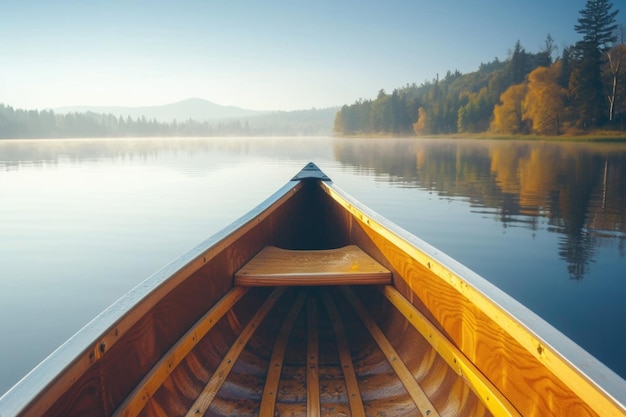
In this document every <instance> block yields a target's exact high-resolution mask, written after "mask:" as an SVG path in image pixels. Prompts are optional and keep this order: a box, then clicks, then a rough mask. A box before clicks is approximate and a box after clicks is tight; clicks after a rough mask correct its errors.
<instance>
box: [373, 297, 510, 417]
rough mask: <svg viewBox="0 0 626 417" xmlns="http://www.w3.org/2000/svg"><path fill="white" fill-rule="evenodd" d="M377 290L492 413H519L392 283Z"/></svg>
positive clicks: (507, 414) (497, 414)
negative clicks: (464, 381)
mask: <svg viewBox="0 0 626 417" xmlns="http://www.w3.org/2000/svg"><path fill="white" fill-rule="evenodd" d="M380 291H381V292H382V294H383V295H384V296H385V298H387V299H388V300H389V301H390V302H391V304H393V306H394V307H396V308H397V309H398V311H399V312H400V313H401V314H402V315H403V316H404V317H405V318H406V319H407V320H408V322H409V323H411V325H412V326H413V327H414V328H415V329H416V330H417V331H418V332H419V333H420V334H421V335H422V336H424V338H425V339H426V340H427V341H428V343H430V345H431V346H432V347H433V348H434V349H435V350H436V351H437V353H438V354H439V356H441V357H442V358H443V359H444V360H445V361H446V362H447V363H448V365H449V366H450V367H451V368H452V369H454V370H455V372H456V373H457V374H458V375H461V376H462V377H463V379H465V380H466V382H467V383H468V384H469V386H470V387H471V389H472V391H474V393H475V394H476V395H477V396H478V398H480V399H481V401H482V403H483V404H484V405H485V406H486V407H487V409H488V410H489V411H490V412H491V413H492V414H493V415H494V416H519V415H520V413H519V412H518V411H517V410H516V409H515V407H513V405H512V404H511V403H510V402H509V401H508V400H507V399H506V397H505V396H504V395H502V393H501V392H500V391H499V390H498V389H497V388H496V387H495V386H494V385H493V384H492V383H491V382H490V381H489V380H488V379H487V378H486V377H485V376H484V375H483V374H482V373H481V372H480V371H479V370H478V368H476V366H475V365H474V364H473V363H472V362H471V361H470V360H469V359H468V358H467V357H466V356H465V355H464V354H463V352H461V351H460V350H459V349H458V348H457V347H456V346H455V345H454V344H453V343H452V342H451V341H450V340H448V338H447V337H446V336H445V335H444V334H443V333H441V331H439V329H437V328H436V327H435V326H434V325H433V324H432V323H431V322H430V321H429V320H428V319H427V318H426V317H425V316H424V315H423V314H422V313H421V312H420V311H419V310H418V309H417V308H415V306H414V305H413V304H411V302H410V301H409V300H407V299H406V298H405V297H403V296H402V294H400V293H399V292H398V290H396V289H395V288H393V287H392V286H389V285H386V286H385V287H381V288H380Z"/></svg>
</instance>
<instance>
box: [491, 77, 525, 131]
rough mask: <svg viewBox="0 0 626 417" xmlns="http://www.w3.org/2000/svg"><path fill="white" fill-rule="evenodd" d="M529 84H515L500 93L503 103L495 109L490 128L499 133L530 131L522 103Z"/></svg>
mask: <svg viewBox="0 0 626 417" xmlns="http://www.w3.org/2000/svg"><path fill="white" fill-rule="evenodd" d="M527 90H528V85H527V84H526V83H521V84H515V85H512V86H510V87H509V88H507V90H506V91H505V92H504V93H502V95H500V102H501V104H496V106H495V108H494V109H493V120H492V122H491V127H490V130H492V131H494V132H499V133H510V134H520V133H528V132H527V127H526V121H525V120H524V113H523V107H522V103H523V101H524V98H525V97H526V91H527Z"/></svg>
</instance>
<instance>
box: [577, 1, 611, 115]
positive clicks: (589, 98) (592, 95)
mask: <svg viewBox="0 0 626 417" xmlns="http://www.w3.org/2000/svg"><path fill="white" fill-rule="evenodd" d="M612 8H613V4H611V3H610V2H609V1H608V0H587V3H586V4H585V8H584V9H583V10H581V11H580V17H579V18H578V24H577V25H575V26H574V29H575V30H576V32H578V33H580V34H581V35H583V39H582V40H581V41H579V42H578V43H577V44H576V45H575V47H574V48H575V51H574V54H573V55H574V62H573V63H572V64H573V65H572V73H571V76H570V82H569V88H570V91H571V94H572V98H573V99H574V107H575V109H574V110H575V112H576V113H577V114H578V124H579V126H580V127H590V126H598V125H601V124H602V122H603V120H604V118H605V115H607V114H608V106H607V102H606V100H605V99H604V87H603V84H602V70H601V67H602V56H603V54H604V52H606V51H607V50H608V48H609V47H610V45H611V43H613V42H615V36H614V33H615V29H616V28H617V24H616V23H615V16H617V13H618V10H615V11H612V10H611V9H612Z"/></svg>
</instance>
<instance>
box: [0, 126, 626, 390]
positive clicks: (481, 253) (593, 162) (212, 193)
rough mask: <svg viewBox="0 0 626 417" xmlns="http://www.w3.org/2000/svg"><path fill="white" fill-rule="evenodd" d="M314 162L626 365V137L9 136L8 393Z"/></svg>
mask: <svg viewBox="0 0 626 417" xmlns="http://www.w3.org/2000/svg"><path fill="white" fill-rule="evenodd" d="M309 161H314V162H316V163H317V164H318V165H319V166H320V167H321V168H322V169H323V170H324V171H325V172H326V173H327V174H328V175H329V176H330V177H331V178H332V179H333V180H334V181H335V182H336V183H337V184H338V185H339V186H340V187H341V188H343V189H344V190H346V191H347V192H348V193H349V194H352V195H353V196H354V197H356V198H357V199H359V200H361V201H362V202H363V203H365V204H366V205H368V206H370V207H371V208H373V209H374V210H376V211H378V212H379V213H381V214H382V215H384V216H385V217H388V218H389V219H391V220H392V221H394V222H396V223H398V224H399V225H400V226H402V227H403V228H405V229H407V230H408V231H409V232H411V233H413V234H415V235H417V236H419V237H420V238H422V239H424V240H426V241H427V242H429V243H431V244H433V245H434V246H436V247H438V248H439V249H441V250H442V251H443V252H446V253H447V254H448V255H450V256H452V257H454V258H456V259H458V260H459V261H461V262H462V263H464V264H466V265H467V266H469V267H470V268H471V269H473V270H475V271H476V272H478V273H479V274H481V275H482V276H484V277H485V278H486V279H488V280H489V281H491V282H492V283H494V284H495V285H497V286H498V287H500V288H501V289H502V290H504V291H505V292H507V293H509V294H510V295H511V296H513V297H514V298H516V299H517V300H519V301H520V302H522V303H523V304H525V305H526V306H528V307H529V308H530V309H532V310H533V311H535V312H536V313H537V314H539V315H540V316H542V317H543V318H544V319H546V320H547V321H548V322H549V323H551V324H552V325H553V326H555V327H556V328H558V329H559V330H560V331H562V332H563V333H565V334H566V335H567V336H569V337H570V338H572V339H573V340H574V341H576V342H577V343H578V344H580V345H581V346H583V347H584V348H585V349H587V350H588V351H589V352H590V353H592V354H593V355H594V356H596V357H598V358H599V359H600V360H601V361H603V362H604V363H606V364H607V365H608V366H609V367H611V368H612V369H614V370H615V371H616V372H618V373H619V374H620V375H622V376H626V360H624V359H623V356H622V348H621V347H622V346H625V345H626V331H625V328H624V325H623V323H622V321H623V319H622V318H623V317H626V304H625V303H624V302H623V300H624V299H625V298H626V273H624V271H625V270H626V268H625V267H626V259H625V243H626V230H625V229H626V226H625V221H626V181H625V179H626V178H625V177H626V146H625V145H609V144H595V145H591V144H566V143H563V144H554V143H543V142H514V141H501V142H494V141H466V140H440V139H437V140H411V139H406V140H404V139H384V140H372V139H333V138H306V139H303V138H300V139H295V138H207V139H201V138H200V139H193V138H180V139H178V138H174V139H102V140H93V139H85V140H39V141H36V140H31V141H22V140H20V141H0V334H1V335H2V337H1V338H0V393H2V392H4V391H6V390H7V389H8V388H9V387H10V386H11V385H13V384H14V383H15V382H17V380H19V378H21V377H22V376H23V375H24V374H25V373H26V372H28V371H29V370H30V369H32V367H34V366H35V365H36V364H37V363H38V362H39V361H41V360H42V359H43V358H44V357H45V356H47V355H48V354H49V353H51V352H52V351H53V350H54V349H55V348H56V347H58V346H59V345H60V344H61V343H63V342H64V341H65V340H67V338H68V337H70V336H71V335H72V334H73V333H75V332H76V331H77V330H78V329H80V327H82V326H83V325H85V324H86V323H87V322H88V321H89V320H91V319H92V318H93V317H94V316H95V315H97V314H98V313H99V312H100V311H102V310H103V309H104V308H106V307H107V306H108V305H109V304H111V303H112V302H113V301H115V300H116V299H117V298H118V297H120V296H121V295H123V294H124V293H125V292H126V291H128V290H129V289H130V288H132V287H133V286H135V285H137V284H138V283H139V282H140V281H141V280H143V279H144V278H145V277H147V276H148V275H150V274H151V273H152V272H154V271H155V270H157V269H158V268H160V267H161V266H163V265H164V264H166V263H168V262H169V261H170V260H172V259H173V258H175V257H176V256H178V255H179V254H181V253H183V252H185V251H186V250H187V249H189V248H190V247H192V246H194V245H195V244H197V243H198V242H200V241H202V240H204V239H205V238H206V237H208V236H210V235H211V234H213V233H215V232H217V231H219V230H220V229H221V228H222V227H224V226H226V225H227V224H229V223H230V222H232V221H233V220H235V219H236V218H238V217H239V216H241V215H243V214H244V213H245V212H247V211H248V210H249V209H250V208H252V207H253V206H255V205H256V204H258V203H259V202H261V201H262V200H264V199H265V198H266V197H268V196H269V195H270V194H271V193H273V192H274V191H275V190H276V189H277V188H278V187H280V186H282V185H283V184H284V183H285V182H286V181H287V180H288V179H289V178H291V177H292V176H293V175H294V174H295V173H296V172H297V171H299V169H300V168H301V167H302V166H303V165H304V164H305V163H307V162H309Z"/></svg>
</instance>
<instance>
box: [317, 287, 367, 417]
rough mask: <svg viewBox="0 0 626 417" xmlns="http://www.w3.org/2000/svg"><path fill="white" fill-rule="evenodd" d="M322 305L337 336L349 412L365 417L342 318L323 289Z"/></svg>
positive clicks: (357, 416)
mask: <svg viewBox="0 0 626 417" xmlns="http://www.w3.org/2000/svg"><path fill="white" fill-rule="evenodd" d="M322 297H323V298H322V299H323V301H324V306H325V307H326V311H327V312H328V316H329V317H330V321H331V323H332V324H333V329H334V330H335V337H336V338H337V350H338V351H339V361H340V362H341V369H342V370H343V376H344V378H345V380H346V388H347V390H348V401H349V402H350V412H351V414H352V416H353V417H361V416H363V417H365V409H364V407H363V398H362V397H361V391H360V389H359V384H358V382H357V379H356V372H355V371H354V366H353V364H352V356H351V355H350V346H349V344H348V339H347V337H346V331H345V328H344V327H343V320H342V319H341V315H340V314H339V311H337V307H335V303H334V302H333V300H332V298H331V297H330V294H328V292H327V291H324V293H323V294H322Z"/></svg>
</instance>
